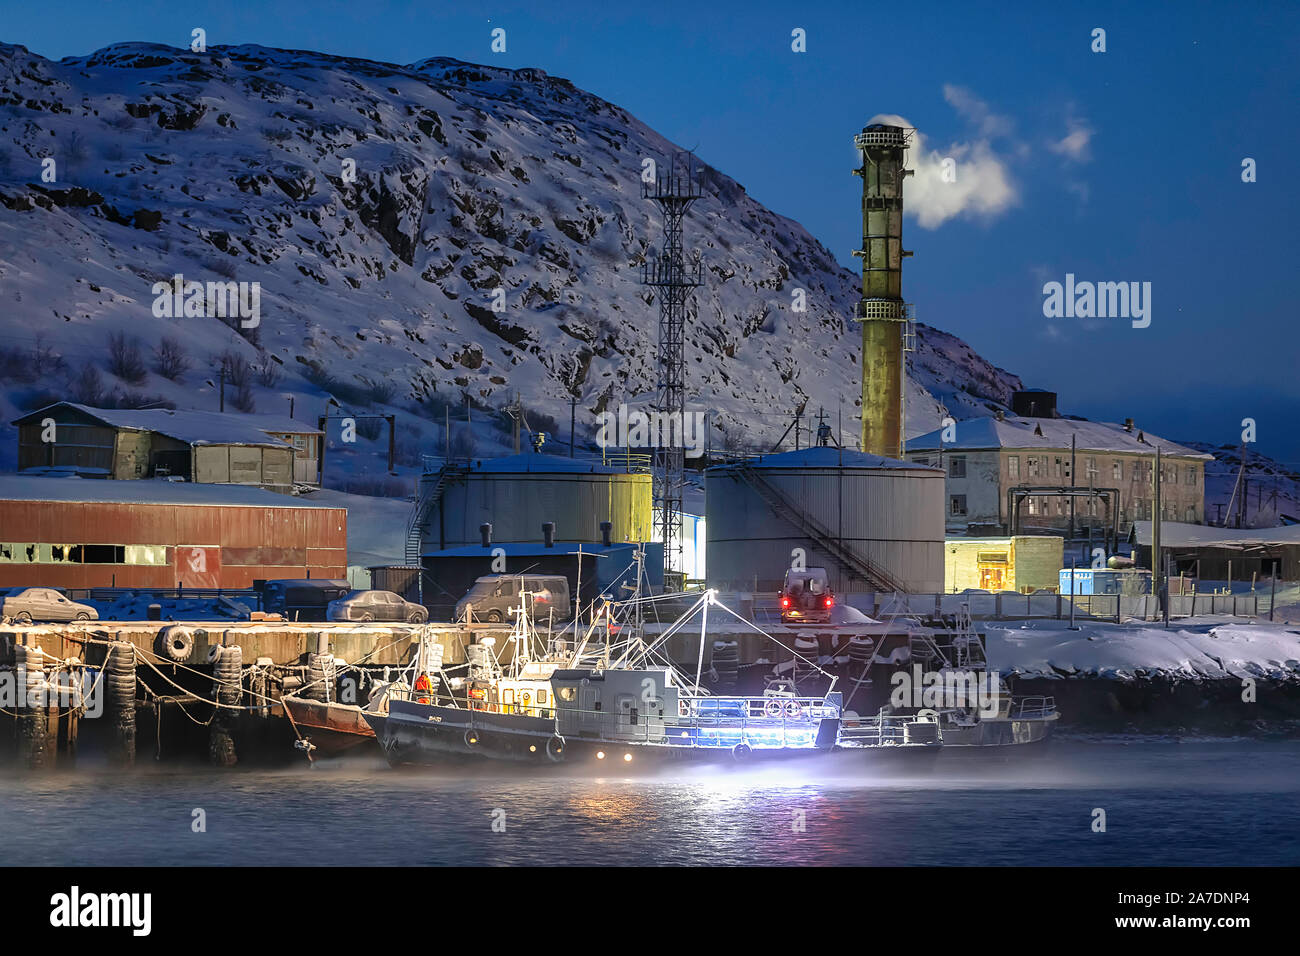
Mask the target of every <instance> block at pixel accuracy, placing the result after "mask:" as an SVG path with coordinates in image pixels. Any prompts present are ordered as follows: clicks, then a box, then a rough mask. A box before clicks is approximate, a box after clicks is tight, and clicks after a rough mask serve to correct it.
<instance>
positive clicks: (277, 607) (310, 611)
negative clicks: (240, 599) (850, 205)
mask: <svg viewBox="0 0 1300 956" xmlns="http://www.w3.org/2000/svg"><path fill="white" fill-rule="evenodd" d="M253 587H254V588H255V589H257V590H259V591H261V592H262V610H263V611H268V612H271V613H274V614H281V615H283V616H284V619H285V620H286V621H325V620H328V617H327V616H326V609H327V608H328V607H329V604H330V602H331V601H337V600H338V599H339V598H342V597H345V596H346V595H347V594H348V592H349V591H351V590H352V585H351V584H349V583H348V582H347V581H345V580H343V579H342V578H299V579H294V578H280V579H275V580H270V581H254V582H253Z"/></svg>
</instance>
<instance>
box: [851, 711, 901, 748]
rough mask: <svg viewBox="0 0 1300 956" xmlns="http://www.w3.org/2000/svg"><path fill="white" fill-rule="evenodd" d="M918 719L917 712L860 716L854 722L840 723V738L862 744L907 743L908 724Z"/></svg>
mask: <svg viewBox="0 0 1300 956" xmlns="http://www.w3.org/2000/svg"><path fill="white" fill-rule="evenodd" d="M915 721H916V715H915V714H883V713H879V714H875V715H874V716H871V717H859V718H858V719H857V720H856V721H854V722H853V723H845V724H841V725H840V739H841V740H848V741H852V742H853V743H855V744H860V745H862V746H883V745H888V744H903V743H907V742H908V740H907V729H906V725H907V724H910V723H914V722H915Z"/></svg>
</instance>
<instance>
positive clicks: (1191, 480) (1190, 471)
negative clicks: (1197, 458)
mask: <svg viewBox="0 0 1300 956" xmlns="http://www.w3.org/2000/svg"><path fill="white" fill-rule="evenodd" d="M1187 483H1188V484H1189V485H1193V486H1194V485H1195V484H1196V466H1195V465H1188V466H1187Z"/></svg>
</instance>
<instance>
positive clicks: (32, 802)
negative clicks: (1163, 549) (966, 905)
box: [0, 737, 1300, 866]
mask: <svg viewBox="0 0 1300 956" xmlns="http://www.w3.org/2000/svg"><path fill="white" fill-rule="evenodd" d="M1298 796H1300V741H1286V742H1278V743H1261V742H1255V741H1250V740H1241V739H1215V740H1197V741H1192V742H1188V741H1182V742H1179V741H1176V740H1170V739H1161V738H1155V739H1153V738H1120V737H1108V738H1095V739H1089V738H1082V739H1062V740H1057V741H1054V742H1053V743H1052V744H1051V746H1050V747H1049V748H1048V749H1047V750H1046V751H1042V752H1039V753H1037V754H1033V753H1018V754H1015V755H1014V756H1010V757H1000V756H994V755H991V754H988V753H983V754H979V753H958V752H955V751H948V752H944V753H941V754H939V755H938V759H937V760H935V761H933V762H932V763H930V764H929V765H928V766H921V765H919V764H909V763H908V762H907V761H902V760H896V759H895V760H886V761H879V760H877V761H872V760H869V759H864V758H862V757H860V756H859V755H853V754H841V755H836V756H835V757H833V758H831V759H829V760H815V759H814V760H809V761H800V762H791V763H786V764H783V765H780V766H765V767H757V768H743V769H742V768H733V767H703V766H687V767H673V768H671V769H666V770H664V771H662V772H661V773H656V774H653V775H651V774H645V775H638V774H636V773H630V774H619V775H610V776H605V777H591V776H581V775H577V774H575V773H571V772H565V773H562V774H557V773H553V772H552V773H545V772H543V773H541V774H538V773H535V772H531V773H530V772H528V771H525V770H523V769H521V768H513V767H503V766H498V765H487V766H484V767H482V768H476V767H473V766H470V767H468V768H467V767H456V768H449V769H447V770H443V771H434V772H418V771H395V770H390V769H389V768H388V767H387V766H386V765H384V764H383V763H382V761H380V760H378V759H377V758H376V759H374V760H372V759H369V758H360V759H354V760H344V761H338V762H334V763H321V764H318V765H317V766H316V767H315V768H307V767H305V766H304V767H303V768H301V769H298V768H295V769H289V770H282V771H262V770H247V771H245V770H238V769H236V770H233V771H221V772H218V771H214V770H206V769H205V770H199V771H195V770H175V769H154V768H150V767H148V766H142V767H141V768H140V769H139V770H138V771H137V772H136V773H134V774H130V775H111V774H107V773H95V772H87V771H80V770H79V771H71V772H60V773H57V774H55V775H52V776H48V777H41V778H36V777H26V778H23V777H13V776H11V777H9V778H8V779H7V780H5V781H4V782H3V783H2V784H0V797H3V798H4V799H5V805H6V808H7V809H6V812H5V813H4V814H3V815H0V846H3V847H4V851H3V862H4V863H5V864H6V865H11V866H12V865H41V864H50V865H55V864H57V865H149V864H155V865H213V864H245V865H290V864H307V865H337V864H349V865H384V866H391V865H407V864H412V865H446V864H459V865H516V864H607V865H612V864H622V865H664V864H693V865H746V864H768V865H799V866H807V865H817V864H839V865H862V864H869V865H908V864H922V865H932V864H950V865H961V864H1018V865H1031V866H1032V865H1053V864H1066V865H1069V864H1083V865H1103V864H1117V865H1266V864H1267V865H1295V864H1297V863H1300V799H1297V797H1298ZM1098 807H1100V808H1102V809H1104V810H1105V811H1106V825H1107V829H1106V832H1105V833H1094V832H1093V831H1092V820H1093V810H1094V808H1098ZM196 808H198V809H202V810H203V811H204V812H205V814H206V825H207V832H205V833H194V832H192V830H191V821H192V819H193V818H194V817H193V811H194V810H195V809H196ZM501 810H504V812H505V815H504V821H505V830H504V832H494V831H493V828H492V824H493V820H494V819H496V820H498V821H499V820H500V819H502V818H501V814H500V813H499V812H497V811H501ZM800 823H802V826H803V829H802V832H800V831H799V824H800ZM498 827H499V824H498Z"/></svg>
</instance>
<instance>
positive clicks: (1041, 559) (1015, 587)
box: [943, 534, 1065, 593]
mask: <svg viewBox="0 0 1300 956" xmlns="http://www.w3.org/2000/svg"><path fill="white" fill-rule="evenodd" d="M1064 548H1065V541H1064V539H1063V538H1060V537H1058V536H1056V535H1028V534H1022V535H1014V536H1012V537H1002V538H963V537H953V538H948V539H947V540H945V541H944V545H943V552H944V562H943V563H944V574H943V577H944V589H945V590H947V591H948V592H950V593H955V592H958V591H965V590H968V589H971V588H977V589H979V590H981V591H1020V592H1021V593H1029V592H1031V591H1039V590H1047V589H1051V590H1054V589H1055V588H1056V586H1057V584H1058V574H1059V572H1060V570H1061V564H1062V555H1063V553H1064Z"/></svg>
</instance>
